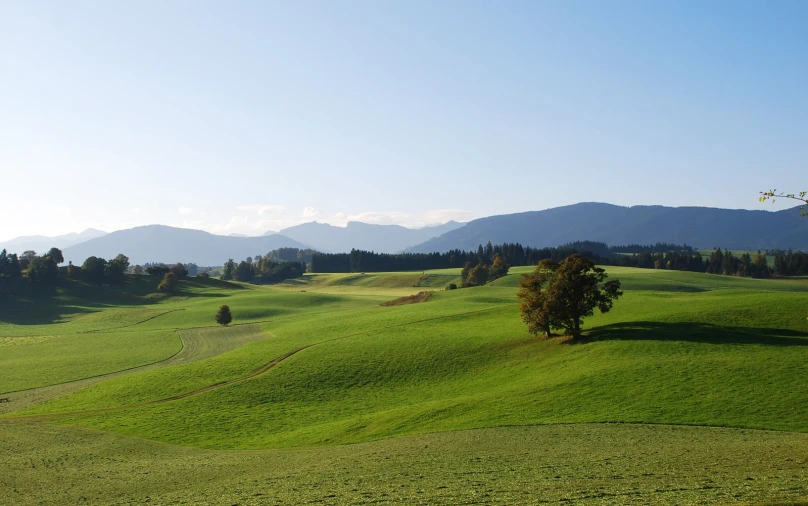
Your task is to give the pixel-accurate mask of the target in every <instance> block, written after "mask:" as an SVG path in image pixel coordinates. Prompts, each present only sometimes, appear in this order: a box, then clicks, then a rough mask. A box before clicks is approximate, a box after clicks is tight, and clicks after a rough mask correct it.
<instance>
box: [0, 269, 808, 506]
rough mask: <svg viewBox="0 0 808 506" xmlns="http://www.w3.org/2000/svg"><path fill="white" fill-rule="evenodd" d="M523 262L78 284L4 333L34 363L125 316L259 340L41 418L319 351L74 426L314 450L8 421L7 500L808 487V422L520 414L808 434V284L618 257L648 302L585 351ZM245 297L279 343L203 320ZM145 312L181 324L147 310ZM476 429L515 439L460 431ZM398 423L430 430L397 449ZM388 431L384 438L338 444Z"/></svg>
mask: <svg viewBox="0 0 808 506" xmlns="http://www.w3.org/2000/svg"><path fill="white" fill-rule="evenodd" d="M521 270H522V271H527V270H529V269H521ZM516 271H517V272H516V273H515V275H513V276H509V277H508V278H505V279H502V280H499V281H497V282H496V283H495V285H497V286H489V287H484V288H476V289H468V290H458V291H454V292H440V293H437V294H436V296H435V297H434V298H433V300H431V301H430V302H427V303H423V304H415V305H408V306H400V307H390V308H382V307H379V306H378V303H379V301H381V300H387V299H390V298H392V297H391V295H395V296H397V295H400V294H405V293H413V292H415V291H418V290H419V289H420V288H417V287H412V286H411V284H410V282H411V281H412V279H411V277H412V275H411V274H406V275H403V276H400V275H396V274H394V273H386V274H380V275H375V276H374V277H375V279H371V280H370V281H368V278H361V279H358V280H357V279H354V280H351V279H350V276H348V275H328V276H323V277H321V278H319V279H318V278H316V277H306V278H304V279H303V280H301V281H299V282H298V283H299V284H296V285H289V284H287V285H285V286H283V287H281V288H280V289H279V288H266V287H260V288H254V287H246V288H245V287H242V286H240V285H221V284H218V285H216V286H207V285H204V284H202V285H194V286H190V287H187V289H186V294H185V295H183V296H181V297H173V298H169V299H164V298H161V297H157V298H154V299H152V297H153V296H151V295H149V294H148V291H147V290H144V291H143V293H142V294H138V295H137V298H136V299H131V300H130V299H129V298H127V297H128V296H127V295H126V294H119V298H120V301H119V302H118V303H117V306H113V307H111V308H105V307H103V306H102V305H96V303H94V302H92V300H91V298H85V299H84V300H83V302H82V304H84V305H83V306H82V304H79V303H78V302H77V301H76V300H75V299H71V298H70V297H69V296H68V295H67V294H64V296H63V300H62V301H61V302H59V307H57V308H46V309H45V310H44V311H42V314H43V315H46V316H44V317H43V318H44V319H45V320H48V321H51V320H53V321H62V322H63V323H58V324H55V325H43V326H42V327H41V328H39V327H38V326H37V325H32V323H35V321H28V322H25V323H24V324H23V323H20V322H19V321H17V323H16V324H11V323H9V322H7V323H5V324H0V335H4V334H3V333H4V332H5V335H12V334H13V333H8V332H7V331H8V329H9V328H12V329H20V328H25V329H31V330H32V333H31V334H30V336H31V337H29V338H28V340H29V341H30V342H25V340H20V341H18V344H17V347H18V348H19V349H20V350H26V349H27V350H29V354H30V355H31V356H28V357H27V358H25V357H26V355H25V353H21V352H18V353H20V356H21V357H23V359H25V360H28V361H29V362H28V364H27V368H28V369H30V370H31V371H37V370H38V371H40V372H41V373H42V374H47V371H48V369H49V367H50V365H49V364H48V363H47V362H46V361H37V360H35V359H33V358H32V357H33V356H35V355H37V354H40V353H41V350H42V348H40V347H38V346H40V345H41V344H40V343H42V344H44V343H46V342H58V341H60V340H63V339H64V340H68V339H71V338H73V337H74V335H75V336H78V335H82V336H93V334H95V332H92V331H93V330H99V329H101V328H109V327H110V326H115V330H109V331H107V333H109V334H112V335H120V334H123V333H125V332H129V333H136V334H143V335H147V334H150V333H156V334H158V333H161V332H169V333H171V334H172V335H176V334H177V330H178V329H179V330H180V332H179V334H181V335H183V336H186V337H196V338H199V339H202V340H203V341H205V342H208V343H212V342H215V341H214V340H215V338H216V337H217V336H224V335H225V334H228V333H234V335H233V336H230V337H231V338H233V339H234V340H235V341H237V344H243V346H241V347H236V345H235V344H234V345H233V346H232V347H227V346H225V347H224V348H221V347H218V348H217V347H216V346H213V347H209V346H207V345H206V346H203V347H202V350H201V351H200V353H202V355H204V354H205V353H208V355H206V356H212V355H215V356H213V358H210V359H207V360H203V361H196V362H193V361H192V362H189V363H181V364H178V365H175V366H172V367H165V368H163V369H160V370H147V371H144V372H139V373H137V374H125V375H122V376H119V377H116V378H113V379H111V380H107V381H103V382H100V383H96V384H95V385H92V386H90V387H89V388H86V389H84V390H81V391H78V392H76V393H73V394H71V395H68V396H66V397H63V398H61V399H57V400H54V401H51V402H49V403H45V404H43V405H40V406H38V407H36V408H34V409H33V410H29V411H28V412H29V413H45V412H62V411H74V410H80V409H92V408H99V407H102V408H103V407H111V406H113V407H114V406H121V405H126V404H131V403H137V402H145V401H153V400H158V399H160V398H163V397H167V396H170V395H175V394H177V393H182V392H187V391H189V390H193V389H196V388H201V387H204V386H206V385H210V384H213V383H217V382H220V381H225V380H228V379H232V378H234V377H238V376H241V375H246V374H249V373H250V371H253V370H254V369H256V368H258V367H260V366H262V365H264V364H266V363H267V362H269V361H272V360H273V359H275V358H277V357H280V356H284V355H286V354H288V353H289V352H290V351H295V350H300V351H298V352H297V353H295V354H294V355H291V356H290V357H289V358H288V359H286V360H284V361H282V362H281V363H280V364H278V365H277V366H276V367H274V368H272V369H270V370H268V371H267V372H266V373H265V374H262V375H260V376H258V377H255V378H253V379H250V380H248V381H244V382H241V383H237V384H234V385H231V386H227V387H224V388H220V389H216V390H212V391H208V392H206V393H202V394H200V395H197V396H193V397H189V398H187V399H183V400H179V401H172V402H167V403H163V404H155V405H152V406H147V407H141V408H138V409H128V410H122V411H115V412H110V413H104V414H100V415H88V414H85V415H70V416H68V417H60V418H57V419H54V421H57V422H59V423H60V424H78V425H84V426H87V427H95V428H102V429H108V430H110V431H112V432H117V433H121V434H132V435H137V436H140V437H146V438H151V439H155V440H158V441H166V442H172V443H181V444H184V445H195V446H203V447H210V448H230V449H239V448H272V447H275V448H277V447H299V446H304V447H306V448H299V449H286V450H261V451H257V452H241V451H238V450H226V451H223V450H216V451H210V450H201V449H192V448H182V447H176V446H165V445H160V444H158V443H150V442H148V441H144V440H142V439H129V438H126V437H122V436H116V435H112V434H103V433H99V432H95V431H88V430H86V429H82V428H78V427H69V426H63V427H56V426H53V425H46V424H41V423H35V422H27V421H21V420H16V421H12V420H8V419H7V420H4V419H3V418H0V451H2V453H3V454H4V455H8V456H9V457H8V458H7V459H6V460H5V462H4V464H5V472H4V473H0V502H9V503H19V504H24V503H26V502H29V503H32V504H33V503H39V502H41V501H45V502H57V503H58V502H68V503H74V502H79V501H81V500H84V501H85V502H86V501H89V502H92V503H99V504H102V503H116V504H127V503H133V504H134V503H142V502H144V501H146V500H147V499H148V500H151V501H152V502H156V503H174V502H179V501H183V502H187V503H190V504H209V503H224V502H226V503H239V504H263V503H266V502H272V503H279V504H308V503H315V502H317V503H322V502H325V503H333V504H337V503H352V504H360V503H385V502H408V503H412V502H421V503H437V502H492V501H493V502H496V503H512V504H517V503H535V502H537V501H539V500H546V501H573V502H575V503H580V504H589V503H591V504H599V503H604V502H608V503H648V502H654V503H657V504H683V503H693V504H714V503H738V502H745V503H760V502H766V501H787V500H794V499H795V498H805V497H807V496H808V490H806V488H805V483H806V480H807V479H808V475H806V474H805V469H806V465H805V464H806V462H805V455H806V454H808V439H806V437H808V436H806V435H805V434H793V433H771V432H756V431H749V430H742V429H710V428H703V427H667V426H664V425H659V426H636V425H617V426H615V425H586V424H584V425H546V426H541V425H539V426H533V427H511V428H502V427H501V426H502V425H522V424H536V423H557V422H591V421H596V422H600V421H621V422H631V421H636V422H653V423H674V424H712V425H727V426H741V427H763V428H776V429H786V430H796V431H808V425H806V422H805V420H808V412H807V411H806V409H807V408H806V406H808V393H806V392H808V388H805V385H804V382H805V378H806V374H805V373H806V372H808V371H806V366H805V364H806V363H808V360H806V359H808V347H806V345H807V344H808V334H806V331H808V327H806V321H805V315H804V308H805V307H806V302H808V282H806V281H805V280H802V281H755V280H740V279H735V278H724V277H722V278H721V279H720V284H719V283H717V282H716V278H717V276H706V275H698V274H691V273H676V272H667V271H638V270H633V269H615V268H613V269H610V272H612V273H613V274H614V275H615V276H617V277H619V278H620V279H621V280H623V285H624V287H625V289H626V295H625V296H624V298H623V299H622V300H620V301H619V302H618V304H617V305H616V306H615V309H614V311H613V312H612V313H610V314H608V315H605V316H597V317H594V318H591V319H589V320H588V321H587V324H586V327H587V328H589V329H591V332H590V340H589V341H588V342H587V343H584V344H580V345H564V344H559V343H557V342H554V341H550V342H544V341H536V340H535V339H533V338H531V337H530V336H527V335H525V332H524V327H523V325H522V324H521V322H520V321H519V318H518V313H517V311H516V306H515V300H514V292H515V290H514V286H515V285H516V284H517V283H518V271H519V270H516ZM428 274H429V273H428ZM434 274H437V275H439V276H441V278H444V277H445V278H446V279H450V277H452V276H456V274H457V273H456V272H455V271H454V270H448V271H441V272H435V273H434ZM366 276H367V275H366ZM416 278H417V279H420V273H418V274H417V276H416ZM441 281H444V279H441ZM309 286H311V287H313V289H308V288H307V287H309ZM719 286H720V287H721V289H717V288H718V287H719ZM300 290H306V293H302V292H300ZM310 292H316V293H310ZM88 294H90V295H91V294H92V292H91V291H90V292H88ZM225 300H226V301H227V303H228V304H229V305H230V306H231V308H233V310H234V313H235V315H236V321H237V322H241V323H245V322H250V321H254V322H260V326H261V328H262V329H264V330H265V331H268V332H271V333H272V335H273V336H274V337H273V338H272V339H265V340H259V339H253V338H252V337H248V335H252V336H255V335H256V334H255V332H256V330H255V328H256V327H257V326H255V325H253V326H245V327H242V328H241V329H239V327H234V329H233V330H227V329H212V330H211V329H197V328H195V327H201V326H208V325H210V323H211V319H212V315H213V314H214V313H215V309H216V308H217V307H218V305H220V304H221V303H223V301H225ZM60 311H62V312H63V313H64V314H60ZM130 311H131V312H130ZM142 311H156V312H157V313H154V314H157V317H156V318H151V319H147V320H145V321H144V320H143V319H139V316H138V314H141V313H138V312H142ZM158 313H159V314H158ZM142 314H146V313H142ZM142 314H141V316H142ZM148 315H153V314H152V313H148ZM148 315H147V316H148ZM15 318H17V319H18V320H19V319H20V318H22V316H15ZM26 318H29V319H30V318H31V316H30V314H29V315H28V316H26ZM8 319H11V318H8ZM3 321H5V320H3ZM47 329H50V330H51V332H50V333H48V332H46V330H47ZM55 329H59V331H60V332H62V331H64V333H62V334H59V333H56V332H54V330H55ZM71 329H72V330H75V332H71ZM248 329H249V332H248V331H247V330H248ZM242 333H243V334H244V335H241V334H242ZM17 334H19V332H17ZM47 335H52V336H53V337H51V338H49V339H45V340H40V341H37V339H34V337H36V336H47ZM90 338H92V337H90ZM65 342H66V341H65ZM152 348H154V349H157V348H158V346H153V347H152ZM214 348H216V349H214ZM233 348H235V349H233ZM118 351H120V352H121V356H123V357H125V356H127V355H129V350H128V349H126V348H118ZM202 355H200V357H201V356H202ZM178 356H179V355H178ZM0 357H2V354H0ZM112 360H121V358H113V359H112ZM177 362H184V361H183V360H177ZM14 364H15V362H11V365H12V366H13V365H14ZM472 427H492V428H490V429H482V430H474V431H462V430H461V431H459V432H458V431H457V430H458V429H463V428H472ZM497 427H499V428H497ZM433 431H446V432H438V433H432V434H429V433H430V432H433ZM395 435H406V437H398V438H393V439H387V438H389V437H390V436H395ZM369 440H378V441H375V442H368V443H361V444H358V445H349V446H334V445H335V444H337V443H345V442H360V441H369ZM311 445H317V446H321V447H319V448H311ZM78 448H81V450H80V451H79V450H78ZM23 449H24V450H25V451H22V450H23ZM56 483H60V484H61V485H59V486H55V484H56ZM65 484H66V485H67V486H64V485H65Z"/></svg>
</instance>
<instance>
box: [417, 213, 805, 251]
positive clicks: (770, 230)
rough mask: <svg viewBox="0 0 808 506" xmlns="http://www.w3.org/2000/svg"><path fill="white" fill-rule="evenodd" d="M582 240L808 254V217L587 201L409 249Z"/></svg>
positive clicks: (496, 220) (470, 226)
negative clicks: (775, 249) (803, 251)
mask: <svg viewBox="0 0 808 506" xmlns="http://www.w3.org/2000/svg"><path fill="white" fill-rule="evenodd" d="M578 240H587V241H599V242H605V243H606V244H609V245H624V244H655V243H658V242H668V243H677V244H684V243H686V244H689V245H691V246H694V247H699V248H713V247H721V248H730V249H736V250H756V249H761V250H765V249H767V248H770V249H774V248H780V249H788V248H792V249H803V250H808V219H805V218H803V217H801V216H800V213H799V211H798V210H797V208H792V209H786V210H782V211H767V210H748V209H721V208H714V207H700V206H683V207H668V206H661V205H650V206H649V205H638V206H630V207H627V206H618V205H614V204H606V203H601V202H581V203H578V204H571V205H568V206H561V207H554V208H550V209H545V210H542V211H526V212H522V213H514V214H503V215H496V216H489V217H486V218H479V219H476V220H473V221H470V222H469V223H467V224H466V225H465V226H464V227H462V228H459V229H456V230H452V231H449V232H447V233H445V234H443V235H441V236H439V237H435V238H432V239H429V240H427V241H425V242H423V243H421V244H418V245H416V246H412V247H410V248H407V249H406V251H407V252H411V253H431V252H433V251H440V252H445V251H448V250H451V249H464V250H469V249H476V248H477V246H478V245H480V244H485V243H487V242H488V241H491V242H492V243H493V244H501V243H503V242H511V243H515V242H518V243H520V244H522V245H523V246H532V247H548V246H559V245H561V244H566V243H570V242H574V241H578Z"/></svg>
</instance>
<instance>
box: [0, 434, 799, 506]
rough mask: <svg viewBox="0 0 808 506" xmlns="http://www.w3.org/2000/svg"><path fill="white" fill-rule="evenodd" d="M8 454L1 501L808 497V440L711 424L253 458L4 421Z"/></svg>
mask: <svg viewBox="0 0 808 506" xmlns="http://www.w3.org/2000/svg"><path fill="white" fill-rule="evenodd" d="M0 454H2V455H3V472H2V473H0V503H3V504H15V505H28V504H31V505H33V504H43V503H44V504H84V503H87V504H118V505H121V504H146V503H148V504H193V505H203V504H205V505H206V504H240V505H245V506H246V505H259V504H282V505H304V504H392V503H402V504H480V503H482V504H536V503H540V502H553V503H558V502H564V503H572V504H583V505H593V504H660V505H680V504H705V505H712V504H738V503H743V504H750V503H753V504H760V503H765V502H774V501H778V502H779V501H786V500H791V501H793V500H794V499H795V498H799V497H808V485H806V484H808V460H806V455H808V434H793V433H778V432H767V431H748V430H738V429H715V428H705V427H670V426H635V425H549V426H534V427H512V428H498V429H481V430H472V431H457V432H448V433H437V434H426V435H417V436H408V437H401V438H394V439H385V440H382V441H375V442H371V443H363V444H357V445H347V446H328V447H322V448H307V449H295V450H262V451H250V452H243V451H232V450H230V451H220V450H219V451H211V450H200V449H195V448H185V447H179V446H171V445H162V444H158V443H153V442H149V441H144V440H140V439H134V438H127V437H121V436H117V435H113V434H105V433H102V432H97V431H89V430H86V429H78V428H72V427H55V426H52V425H47V424H42V423H33V422H28V423H22V422H17V423H5V424H3V423H0ZM789 504H794V503H789ZM805 504H808V503H805Z"/></svg>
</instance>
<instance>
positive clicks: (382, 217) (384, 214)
mask: <svg viewBox="0 0 808 506" xmlns="http://www.w3.org/2000/svg"><path fill="white" fill-rule="evenodd" d="M411 220H412V216H411V215H409V214H407V213H402V212H399V211H370V212H365V213H359V214H352V215H350V216H348V221H361V222H362V223H372V224H374V225H404V224H406V223H408V222H410V221H411Z"/></svg>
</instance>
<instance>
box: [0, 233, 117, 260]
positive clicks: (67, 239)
mask: <svg viewBox="0 0 808 506" xmlns="http://www.w3.org/2000/svg"><path fill="white" fill-rule="evenodd" d="M106 234H107V233H106V232H104V231H103V230H96V229H94V228H88V229H87V230H85V231H84V232H79V233H76V232H72V233H70V234H65V235H57V236H55V237H46V236H44V235H29V236H22V237H16V238H14V239H11V240H9V241H6V242H4V243H2V244H0V250H3V249H5V250H7V251H8V252H9V253H18V254H19V253H22V252H23V251H29V250H31V251H36V252H37V253H45V252H47V251H48V250H49V249H51V248H59V249H65V248H68V247H70V246H73V245H74V244H79V243H81V242H84V241H88V240H90V239H95V238H96V237H102V236H105V235H106Z"/></svg>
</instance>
